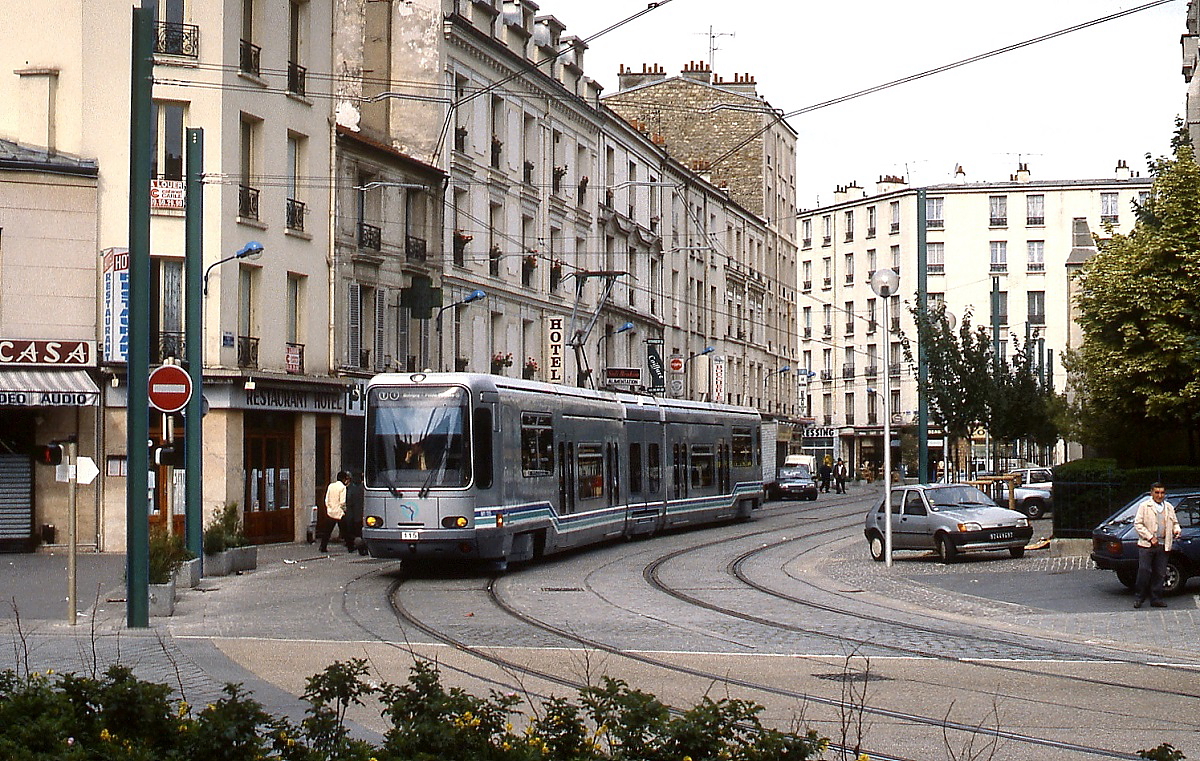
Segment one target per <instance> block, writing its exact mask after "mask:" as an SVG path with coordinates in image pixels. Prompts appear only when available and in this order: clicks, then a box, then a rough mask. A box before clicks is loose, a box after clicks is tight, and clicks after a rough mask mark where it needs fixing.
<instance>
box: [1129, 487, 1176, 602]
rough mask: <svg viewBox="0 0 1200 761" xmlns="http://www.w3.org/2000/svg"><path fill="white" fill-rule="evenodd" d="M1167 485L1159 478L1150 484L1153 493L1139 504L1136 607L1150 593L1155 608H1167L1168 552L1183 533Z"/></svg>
mask: <svg viewBox="0 0 1200 761" xmlns="http://www.w3.org/2000/svg"><path fill="white" fill-rule="evenodd" d="M1166 494H1167V489H1166V487H1165V486H1163V485H1162V484H1161V483H1158V482H1157V481H1156V482H1155V483H1153V484H1151V485H1150V497H1149V499H1146V500H1143V501H1142V504H1140V505H1138V509H1137V515H1136V516H1135V517H1134V519H1133V528H1134V530H1135V531H1137V534H1138V574H1137V583H1136V584H1135V585H1134V588H1133V607H1135V608H1140V607H1142V603H1143V602H1145V601H1146V597H1147V596H1149V597H1150V604H1151V605H1152V606H1154V607H1155V608H1165V607H1167V604H1166V603H1165V602H1163V600H1162V587H1163V577H1164V576H1166V573H1167V553H1169V552H1170V551H1171V542H1172V541H1173V540H1174V539H1175V537H1177V536H1179V534H1180V528H1179V520H1178V519H1177V518H1176V517H1175V507H1174V506H1173V505H1172V504H1171V503H1170V502H1168V501H1167V500H1166Z"/></svg>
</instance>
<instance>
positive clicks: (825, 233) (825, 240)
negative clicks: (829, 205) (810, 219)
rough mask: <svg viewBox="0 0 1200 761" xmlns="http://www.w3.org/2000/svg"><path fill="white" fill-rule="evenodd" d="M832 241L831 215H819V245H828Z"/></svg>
mask: <svg viewBox="0 0 1200 761" xmlns="http://www.w3.org/2000/svg"><path fill="white" fill-rule="evenodd" d="M832 242H833V215H832V214H826V215H825V216H823V217H821V245H822V246H828V245H829V244H830V243H832Z"/></svg>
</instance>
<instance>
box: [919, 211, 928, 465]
mask: <svg viewBox="0 0 1200 761" xmlns="http://www.w3.org/2000/svg"><path fill="white" fill-rule="evenodd" d="M925 217H926V209H925V188H920V189H918V190H917V319H918V320H919V321H920V322H921V323H922V324H924V323H925V320H926V318H927V317H928V316H929V272H928V266H927V265H928V261H929V260H928V247H927V246H926V245H925ZM928 380H929V361H928V359H927V358H926V356H925V342H924V341H922V340H921V339H920V334H919V333H918V336H917V458H918V464H917V468H918V470H919V471H920V474H919V479H920V483H923V484H927V483H929V398H928V396H927V395H926V394H925V392H924V391H923V390H922V389H923V388H925V384H926V383H927V382H928Z"/></svg>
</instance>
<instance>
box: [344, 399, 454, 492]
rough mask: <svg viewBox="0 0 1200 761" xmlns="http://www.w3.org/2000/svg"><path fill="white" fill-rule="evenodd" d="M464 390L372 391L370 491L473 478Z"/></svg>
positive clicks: (448, 483) (367, 475) (368, 455)
mask: <svg viewBox="0 0 1200 761" xmlns="http://www.w3.org/2000/svg"><path fill="white" fill-rule="evenodd" d="M468 418H469V405H468V398H467V392H466V389H462V388H445V387H442V388H434V387H428V388H394V387H393V388H389V387H378V388H373V389H371V392H370V395H369V396H368V397H367V442H366V443H367V451H366V469H365V470H366V473H365V481H366V485H367V486H368V487H375V488H384V489H395V488H401V487H402V488H408V489H412V488H419V489H427V488H430V487H439V486H466V485H467V483H468V482H469V481H470V480H471V464H470V463H471V458H470V456H469V455H470V452H469V450H468V441H469V438H468V436H467V420H468Z"/></svg>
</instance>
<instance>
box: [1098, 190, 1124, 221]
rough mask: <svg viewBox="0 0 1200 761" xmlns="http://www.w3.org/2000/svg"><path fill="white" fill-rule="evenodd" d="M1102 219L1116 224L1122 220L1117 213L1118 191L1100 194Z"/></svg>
mask: <svg viewBox="0 0 1200 761" xmlns="http://www.w3.org/2000/svg"><path fill="white" fill-rule="evenodd" d="M1100 221H1101V222H1103V223H1105V224H1110V225H1115V224H1116V223H1117V222H1118V221H1120V217H1119V216H1118V214H1117V194H1116V193H1101V194H1100Z"/></svg>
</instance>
